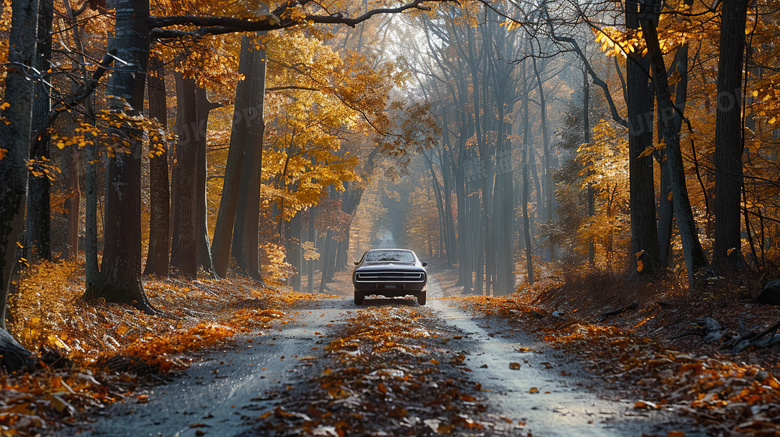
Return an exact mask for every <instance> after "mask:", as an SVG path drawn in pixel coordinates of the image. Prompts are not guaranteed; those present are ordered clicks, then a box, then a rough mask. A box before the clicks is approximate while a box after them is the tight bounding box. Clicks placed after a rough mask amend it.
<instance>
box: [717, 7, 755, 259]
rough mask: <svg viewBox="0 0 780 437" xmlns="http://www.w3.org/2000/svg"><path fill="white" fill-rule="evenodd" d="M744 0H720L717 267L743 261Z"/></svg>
mask: <svg viewBox="0 0 780 437" xmlns="http://www.w3.org/2000/svg"><path fill="white" fill-rule="evenodd" d="M747 8H748V2H747V1H746V0H723V7H722V10H721V13H722V16H723V18H722V24H721V31H720V59H719V60H718V95H717V101H716V102H717V104H716V106H717V112H716V119H715V245H714V248H713V251H712V264H713V267H715V269H716V270H717V271H718V272H719V273H725V272H726V271H733V270H737V269H740V268H743V267H744V266H745V260H744V258H743V256H742V239H741V234H740V230H741V227H740V205H741V198H742V197H741V190H742V152H743V150H744V142H743V139H742V105H741V102H742V67H743V54H744V52H745V22H746V17H747Z"/></svg>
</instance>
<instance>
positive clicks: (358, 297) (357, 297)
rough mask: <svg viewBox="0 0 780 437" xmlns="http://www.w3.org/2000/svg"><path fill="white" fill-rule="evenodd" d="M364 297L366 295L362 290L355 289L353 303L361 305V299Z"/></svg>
mask: <svg viewBox="0 0 780 437" xmlns="http://www.w3.org/2000/svg"><path fill="white" fill-rule="evenodd" d="M365 298H366V295H365V294H363V292H362V291H357V290H355V305H363V299H365Z"/></svg>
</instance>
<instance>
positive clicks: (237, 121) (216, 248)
mask: <svg viewBox="0 0 780 437" xmlns="http://www.w3.org/2000/svg"><path fill="white" fill-rule="evenodd" d="M250 45H251V42H250V40H249V37H247V36H244V37H243V38H242V39H241V52H240V58H239V65H238V72H239V73H240V74H242V75H243V76H244V80H242V81H241V82H239V83H238V85H237V86H236V99H235V107H234V109H233V129H232V130H231V132H230V148H229V150H228V159H227V164H226V166H225V179H224V180H223V182H222V196H221V198H220V199H221V200H220V203H219V212H218V214H217V223H216V226H215V227H214V239H213V242H212V245H211V253H212V257H213V261H214V270H215V272H216V274H217V275H218V276H220V277H223V278H224V277H226V276H227V270H228V266H229V264H230V255H231V248H232V244H233V227H234V224H235V221H236V212H237V208H238V196H239V191H240V187H241V184H240V181H241V172H242V171H243V167H244V164H243V163H244V149H245V147H246V136H247V128H248V127H249V124H250V123H252V122H253V121H255V120H256V118H257V116H258V114H257V113H256V111H251V110H250V109H249V108H250V107H251V103H250V102H251V100H250V91H251V84H250V81H249V78H250V77H251V76H252V67H253V63H252V52H251V51H250ZM250 116H251V117H253V118H252V119H250Z"/></svg>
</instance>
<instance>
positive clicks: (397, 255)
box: [366, 250, 414, 263]
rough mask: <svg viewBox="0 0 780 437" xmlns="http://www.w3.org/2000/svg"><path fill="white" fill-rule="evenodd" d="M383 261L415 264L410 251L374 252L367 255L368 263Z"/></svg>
mask: <svg viewBox="0 0 780 437" xmlns="http://www.w3.org/2000/svg"><path fill="white" fill-rule="evenodd" d="M383 261H395V262H402V263H413V262H414V255H412V252H409V251H408V250H372V251H370V252H368V253H366V262H383Z"/></svg>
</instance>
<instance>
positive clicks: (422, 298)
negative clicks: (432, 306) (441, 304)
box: [417, 291, 428, 305]
mask: <svg viewBox="0 0 780 437" xmlns="http://www.w3.org/2000/svg"><path fill="white" fill-rule="evenodd" d="M427 297H428V292H427V291H421V292H419V293H417V303H418V304H420V305H425V301H426V300H427Z"/></svg>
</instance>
